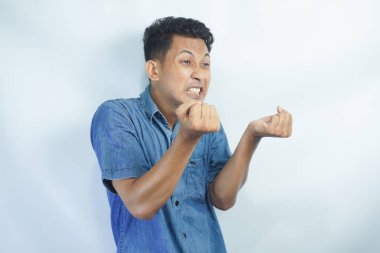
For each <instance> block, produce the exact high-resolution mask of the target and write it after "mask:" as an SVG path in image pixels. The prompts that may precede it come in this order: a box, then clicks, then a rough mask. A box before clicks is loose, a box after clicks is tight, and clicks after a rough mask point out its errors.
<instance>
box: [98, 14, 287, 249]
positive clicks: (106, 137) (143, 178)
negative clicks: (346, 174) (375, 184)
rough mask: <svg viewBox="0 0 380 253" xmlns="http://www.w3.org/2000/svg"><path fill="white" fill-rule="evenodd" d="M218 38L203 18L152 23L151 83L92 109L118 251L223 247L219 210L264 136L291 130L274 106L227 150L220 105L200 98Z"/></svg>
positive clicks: (147, 39) (147, 38)
mask: <svg viewBox="0 0 380 253" xmlns="http://www.w3.org/2000/svg"><path fill="white" fill-rule="evenodd" d="M213 40H214V39H213V36H212V34H211V33H210V31H209V29H208V28H207V27H206V26H205V25H204V24H203V23H201V22H199V21H196V20H192V19H185V18H173V17H167V18H163V19H159V20H156V21H155V22H154V23H153V24H152V25H151V26H149V27H148V28H146V30H145V34H144V52H145V59H146V72H147V74H148V76H149V79H150V85H148V86H147V88H146V89H145V91H144V92H143V93H142V94H141V95H140V97H139V98H133V99H117V100H111V101H107V102H105V103H104V104H102V105H101V106H100V107H99V109H98V110H97V111H96V113H95V115H94V118H93V121H92V127H91V141H92V145H93V148H94V150H95V153H96V155H97V157H98V160H99V165H100V168H101V171H102V179H103V183H104V185H105V186H106V187H107V189H108V191H107V194H108V200H109V204H110V207H111V223H112V229H113V234H114V238H115V242H116V245H117V250H118V252H133V253H136V252H144V253H145V252H147V253H148V252H192V253H194V252H212V253H214V252H217V253H221V252H226V249H225V245H224V241H223V237H222V233H221V231H220V227H219V224H218V220H217V217H216V215H215V212H214V208H213V207H216V208H218V209H221V210H227V209H229V208H231V207H232V206H233V205H234V203H235V200H236V196H237V193H238V191H239V190H240V188H241V187H242V186H243V185H244V183H245V181H246V179H247V175H248V168H249V163H250V160H251V157H252V154H253V152H254V151H255V149H256V147H257V145H258V144H259V141H260V139H261V138H262V137H265V136H274V137H289V136H290V135H291V125H292V117H291V115H290V114H289V113H288V112H286V111H285V110H284V109H281V108H279V107H278V108H277V114H275V115H271V116H267V117H265V118H262V119H259V120H255V121H252V122H251V123H250V124H249V125H248V127H247V129H246V130H245V132H244V134H243V136H242V138H241V140H240V142H239V144H238V146H237V148H236V150H235V152H234V153H233V155H232V156H231V152H230V150H229V147H228V143H227V138H226V136H225V133H224V131H223V128H222V126H221V124H220V122H219V116H218V113H217V111H216V109H215V107H214V106H212V105H208V104H206V103H203V101H204V99H205V97H206V94H207V91H208V87H209V84H210V77H211V75H210V50H211V45H212V43H213Z"/></svg>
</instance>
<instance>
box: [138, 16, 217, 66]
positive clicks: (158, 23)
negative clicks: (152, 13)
mask: <svg viewBox="0 0 380 253" xmlns="http://www.w3.org/2000/svg"><path fill="white" fill-rule="evenodd" d="M173 35H181V36H185V37H191V38H199V39H202V40H203V41H204V42H205V43H206V46H207V49H208V51H209V52H210V51H211V46H212V43H213V42H214V37H213V35H212V33H211V32H210V29H209V28H207V27H206V26H205V24H203V23H202V22H200V21H198V20H194V19H191V18H183V17H178V18H175V17H165V18H160V19H157V20H155V21H154V22H153V24H151V25H150V26H148V27H147V28H146V29H145V32H144V39H143V41H144V54H145V61H148V60H153V59H163V58H164V57H165V54H166V52H167V51H168V50H169V48H170V46H171V44H172V39H173Z"/></svg>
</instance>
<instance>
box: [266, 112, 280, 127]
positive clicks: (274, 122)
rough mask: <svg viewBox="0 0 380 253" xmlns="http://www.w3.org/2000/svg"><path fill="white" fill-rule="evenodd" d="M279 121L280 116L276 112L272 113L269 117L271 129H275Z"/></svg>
mask: <svg viewBox="0 0 380 253" xmlns="http://www.w3.org/2000/svg"><path fill="white" fill-rule="evenodd" d="M279 121H280V116H279V115H278V114H276V115H272V116H271V118H270V122H269V127H270V128H271V129H276V128H277V126H278V122H279Z"/></svg>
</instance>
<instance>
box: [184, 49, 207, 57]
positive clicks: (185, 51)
mask: <svg viewBox="0 0 380 253" xmlns="http://www.w3.org/2000/svg"><path fill="white" fill-rule="evenodd" d="M182 53H188V54H191V55H192V56H194V54H193V53H192V52H191V51H189V50H182V51H181V52H179V53H178V54H182ZM204 56H205V57H206V56H207V57H209V58H210V54H209V53H205V55H204Z"/></svg>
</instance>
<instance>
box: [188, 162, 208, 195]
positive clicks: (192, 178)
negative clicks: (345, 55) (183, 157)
mask: <svg viewBox="0 0 380 253" xmlns="http://www.w3.org/2000/svg"><path fill="white" fill-rule="evenodd" d="M186 170H187V174H186V191H187V194H188V196H189V197H190V198H192V199H195V200H199V201H203V202H206V187H207V184H206V182H207V167H206V163H205V161H204V159H202V158H198V159H193V158H191V159H190V160H189V162H188V164H187V168H186Z"/></svg>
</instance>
